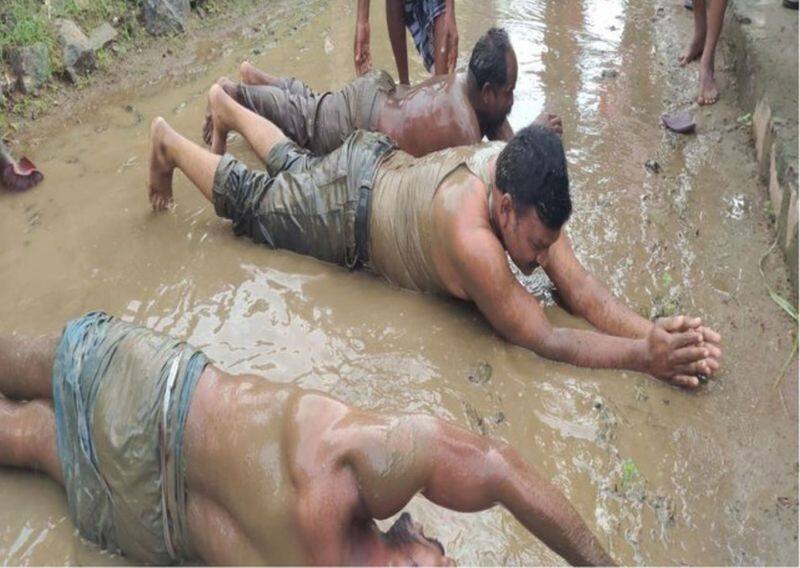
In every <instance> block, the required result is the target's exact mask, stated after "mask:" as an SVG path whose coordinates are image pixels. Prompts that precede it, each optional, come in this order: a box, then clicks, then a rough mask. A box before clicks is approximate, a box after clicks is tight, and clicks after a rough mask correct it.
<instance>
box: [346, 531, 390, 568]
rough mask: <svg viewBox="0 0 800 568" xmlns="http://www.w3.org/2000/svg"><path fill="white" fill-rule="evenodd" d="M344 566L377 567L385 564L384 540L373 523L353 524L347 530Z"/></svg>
mask: <svg viewBox="0 0 800 568" xmlns="http://www.w3.org/2000/svg"><path fill="white" fill-rule="evenodd" d="M347 538H348V541H349V542H348V543H347V545H348V550H347V554H346V558H344V559H343V560H344V561H345V564H348V565H350V566H377V565H380V564H385V563H386V562H385V558H386V548H387V546H386V539H385V538H384V536H383V533H382V532H381V531H380V529H379V528H378V526H377V525H376V524H375V522H374V521H368V522H364V523H362V522H357V523H354V524H353V525H352V526H351V527H350V529H349V530H348V536H347Z"/></svg>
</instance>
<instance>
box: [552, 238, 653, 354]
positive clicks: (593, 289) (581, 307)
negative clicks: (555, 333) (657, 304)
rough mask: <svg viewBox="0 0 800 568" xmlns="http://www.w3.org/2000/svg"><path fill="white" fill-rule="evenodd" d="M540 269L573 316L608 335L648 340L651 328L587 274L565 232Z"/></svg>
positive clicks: (650, 325) (649, 324)
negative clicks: (645, 338)
mask: <svg viewBox="0 0 800 568" xmlns="http://www.w3.org/2000/svg"><path fill="white" fill-rule="evenodd" d="M543 268H544V270H545V272H547V276H549V277H550V280H552V282H553V284H555V286H556V288H557V289H558V293H559V295H560V296H561V298H562V299H563V300H564V303H565V304H566V305H567V307H568V308H569V310H570V311H571V312H572V313H573V314H575V315H577V316H580V317H582V318H584V319H585V320H586V321H588V322H589V323H591V324H592V325H593V326H595V327H596V328H597V329H599V330H600V331H604V332H605V333H609V334H611V335H617V336H619V337H630V338H634V339H637V338H643V337H647V334H648V333H649V332H650V328H651V327H652V326H653V324H652V323H651V322H650V321H648V320H646V319H645V318H643V317H642V316H640V315H639V314H637V313H636V312H634V311H633V310H631V309H630V308H629V307H628V306H626V305H625V304H623V303H622V302H620V301H619V300H618V299H617V298H616V297H615V296H614V295H613V294H612V293H611V292H610V291H609V289H608V288H606V287H605V286H603V285H602V284H600V282H598V281H597V279H595V278H594V277H593V276H592V275H591V274H589V273H588V272H587V271H586V269H585V268H584V267H583V265H582V264H581V263H580V261H578V259H577V258H576V257H575V253H574V251H573V250H572V244H571V243H570V241H569V238H568V237H567V235H566V233H565V232H563V231H562V233H561V236H560V237H559V239H558V240H557V241H556V242H555V243H553V245H552V246H551V247H550V250H549V251H548V259H547V264H546V265H545V266H543Z"/></svg>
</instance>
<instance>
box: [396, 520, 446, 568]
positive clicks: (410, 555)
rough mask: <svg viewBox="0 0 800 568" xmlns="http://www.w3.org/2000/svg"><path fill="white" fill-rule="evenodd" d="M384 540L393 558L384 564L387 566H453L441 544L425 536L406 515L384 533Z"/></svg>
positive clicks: (416, 524) (420, 526)
mask: <svg viewBox="0 0 800 568" xmlns="http://www.w3.org/2000/svg"><path fill="white" fill-rule="evenodd" d="M385 539H386V543H387V544H388V545H389V549H390V550H391V553H392V556H393V558H389V559H387V561H386V562H385V563H386V564H388V565H407V566H454V565H455V563H454V562H453V561H452V560H451V559H450V558H448V557H447V556H445V554H444V547H443V546H442V544H441V543H440V542H439V541H438V540H436V539H433V538H429V537H427V536H425V533H423V532H422V525H420V524H419V523H416V522H414V521H413V519H412V518H411V515H409V514H408V513H403V514H402V515H400V517H399V518H398V519H397V520H396V521H395V522H394V524H393V525H392V526H391V528H390V529H389V530H388V531H387V532H386V535H385Z"/></svg>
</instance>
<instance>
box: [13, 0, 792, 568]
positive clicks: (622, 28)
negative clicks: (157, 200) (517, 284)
mask: <svg viewBox="0 0 800 568" xmlns="http://www.w3.org/2000/svg"><path fill="white" fill-rule="evenodd" d="M278 4H279V5H280V6H279V7H277V8H276V7H275V6H276V5H278ZM353 4H354V3H353V2H349V1H347V0H335V1H332V2H329V3H323V2H316V1H313V0H309V1H306V2H304V3H302V4H298V3H269V4H268V7H269V9H263V10H261V11H259V12H258V13H257V17H256V19H255V20H254V21H256V22H258V24H259V27H260V30H259V31H254V30H253V29H252V28H251V27H249V26H243V27H244V28H246V29H245V31H242V32H241V33H238V34H237V35H236V36H235V37H233V38H226V39H216V38H213V37H212V38H208V37H206V38H205V39H203V40H199V39H189V40H187V41H186V42H185V43H183V44H182V47H181V49H182V50H183V51H184V53H183V56H184V57H186V60H187V62H188V63H187V64H186V66H185V69H184V72H183V73H178V74H175V73H171V74H170V75H169V76H168V77H164V78H162V79H161V80H160V81H156V82H154V83H153V84H151V85H149V86H148V87H147V88H144V89H136V90H134V89H130V88H128V87H126V85H125V84H124V82H123V83H122V84H120V85H119V86H118V87H115V88H112V89H110V91H111V92H112V95H111V96H105V97H104V98H103V100H102V102H101V101H100V100H99V97H96V99H94V100H92V102H91V103H89V104H87V105H86V106H87V107H88V108H89V110H87V111H85V112H81V113H76V115H75V116H73V117H69V120H67V123H68V125H67V126H65V127H53V128H52V129H49V130H47V131H38V132H35V133H33V134H32V136H31V137H30V138H29V139H28V140H27V143H28V144H27V146H26V152H27V153H28V154H29V155H30V156H31V158H33V159H34V161H35V162H36V163H37V164H38V165H39V167H40V168H41V169H42V170H43V171H44V172H45V174H46V176H47V178H46V180H45V183H44V184H43V185H42V186H40V187H38V188H36V189H34V190H32V191H30V192H28V193H25V194H18V195H12V194H8V193H5V194H0V242H2V243H3V247H2V251H0V282H2V286H3V294H2V300H0V320H1V321H2V322H3V324H2V325H3V329H4V330H17V331H19V332H38V331H44V330H57V329H60V327H61V326H62V325H63V324H64V322H65V321H66V320H68V319H70V318H73V317H75V316H78V315H80V314H82V313H84V312H86V311H88V310H91V309H97V308H99V309H104V310H106V311H109V312H111V313H114V314H117V315H120V316H122V317H123V318H124V319H126V320H128V321H134V322H137V323H140V324H144V325H148V326H151V327H154V328H156V329H158V330H160V331H163V332H167V333H171V334H174V335H177V336H179V337H182V338H185V339H187V340H188V341H191V342H192V343H194V344H195V345H197V346H199V347H202V348H204V349H205V350H206V351H207V353H208V354H209V356H210V357H211V358H212V359H214V360H216V361H217V362H218V363H219V364H220V365H221V366H222V367H223V368H225V369H227V370H229V371H232V372H255V373H260V374H263V375H265V376H267V377H269V378H270V379H271V380H273V381H279V382H287V383H289V382H291V383H294V384H297V385H299V386H302V387H307V388H316V389H320V390H323V391H325V392H328V393H331V394H332V395H335V396H337V397H340V398H342V399H344V400H345V401H347V402H349V403H352V404H355V405H359V406H362V407H365V408H368V409H370V410H374V411H378V412H381V411H384V410H392V411H395V410H410V411H424V412H429V413H432V414H435V415H437V416H440V417H442V418H446V419H448V420H452V421H454V422H457V423H459V424H462V425H465V426H467V427H470V428H472V429H474V430H476V431H479V432H485V433H487V434H489V435H492V436H496V437H499V438H502V439H505V440H507V441H508V442H510V443H511V444H513V445H514V446H515V447H516V448H517V449H518V450H520V452H521V453H522V454H523V456H524V457H525V458H526V459H527V460H528V461H529V462H530V463H532V464H535V465H536V466H538V467H539V468H540V469H541V470H542V471H543V472H544V474H545V475H547V476H549V477H550V478H552V479H553V480H554V482H555V483H556V484H557V485H558V486H559V487H560V488H561V489H562V490H563V491H564V492H565V493H566V494H567V496H568V497H569V498H570V499H571V500H572V502H573V503H574V505H575V507H576V508H577V509H578V511H579V512H580V513H581V515H582V516H583V518H584V519H586V520H587V522H588V523H589V524H590V526H591V527H592V528H593V530H594V532H595V533H596V534H597V535H598V536H599V537H600V538H601V540H602V541H603V542H604V543H606V545H607V546H608V548H609V550H610V552H611V553H612V555H613V556H614V557H615V558H617V559H618V561H620V562H622V563H625V564H630V563H637V564H639V563H647V564H683V563H688V564H795V563H796V561H797V550H798V549H797V468H798V465H797V411H796V408H797V388H796V385H797V383H796V379H797V367H796V363H793V364H792V365H791V366H790V368H789V371H788V372H787V374H786V376H785V377H783V379H782V381H781V382H780V383H779V386H778V388H777V389H775V388H773V382H774V380H775V378H776V377H777V376H778V373H779V371H780V369H781V367H782V365H783V363H784V361H785V359H786V357H787V355H788V354H789V352H790V349H791V345H792V341H793V339H794V334H795V333H796V328H795V326H794V324H793V322H792V320H791V319H789V318H788V317H787V316H786V315H785V314H784V313H783V312H782V311H781V310H780V309H779V308H778V307H777V306H776V305H775V304H774V303H773V302H772V301H771V300H770V299H769V297H768V295H767V293H766V292H765V289H764V286H763V284H762V281H761V278H760V276H759V272H758V267H757V265H758V260H759V258H760V257H761V254H762V253H763V252H764V251H766V250H767V248H768V247H769V244H770V239H771V237H770V235H771V233H770V225H769V222H768V220H767V217H766V214H765V213H764V211H765V203H764V195H765V192H764V191H763V189H762V188H761V187H760V186H759V184H758V181H757V179H756V170H755V164H754V159H753V157H752V151H751V148H750V146H749V137H748V132H747V130H746V129H745V128H742V127H740V126H739V125H737V123H736V118H737V116H739V115H740V114H742V112H741V111H740V110H739V109H738V108H737V107H736V104H735V97H734V88H735V85H733V75H732V74H731V73H730V72H729V67H727V68H726V65H727V66H729V65H730V62H729V60H728V58H726V57H725V55H726V54H725V53H724V52H723V53H722V54H721V56H720V57H719V58H718V59H719V66H720V68H721V71H720V73H719V75H720V86H721V89H722V100H721V101H720V103H718V104H717V105H715V106H714V107H712V108H710V109H703V110H697V109H696V114H697V121H698V133H697V135H694V136H688V137H680V136H679V135H675V134H669V133H666V132H664V131H663V130H662V129H661V128H660V126H659V121H658V117H659V116H660V114H661V113H662V112H665V111H668V110H677V109H681V108H686V107H688V106H689V105H690V103H691V100H692V96H693V94H694V91H695V81H696V75H695V73H696V67H692V68H689V69H687V70H681V69H679V68H678V67H677V65H676V64H675V63H676V60H677V57H678V55H679V54H680V51H681V49H682V48H683V45H684V43H685V42H687V41H688V39H689V36H690V33H691V15H690V14H689V13H685V11H684V10H683V8H682V3H681V2H678V1H677V0H676V1H670V2H667V1H666V0H664V2H662V3H660V4H661V5H659V3H658V2H656V3H652V2H650V1H648V0H627V1H626V0H563V1H559V2H555V1H550V2H547V1H545V0H525V1H514V2H511V1H503V0H496V1H495V2H478V1H476V0H462V1H460V2H458V3H457V11H458V12H457V18H458V23H459V32H460V60H459V63H460V65H461V66H462V67H463V66H465V65H466V62H467V61H468V58H469V52H470V50H471V47H472V45H473V44H474V42H475V40H476V39H477V38H478V37H479V35H480V34H481V33H482V32H484V31H485V29H486V28H487V27H488V26H489V25H490V24H492V23H495V22H496V23H497V24H499V25H502V26H505V27H506V28H507V29H508V31H509V33H510V35H511V38H512V41H513V44H514V47H515V49H516V51H517V56H518V59H519V63H520V76H519V82H518V87H517V92H516V104H515V106H514V110H513V112H512V115H511V122H512V125H513V126H514V127H516V128H519V127H521V126H522V125H524V124H526V123H527V122H528V121H530V120H531V119H532V118H533V117H535V116H536V115H537V114H538V113H539V112H540V110H542V109H544V108H547V109H549V110H551V111H554V112H557V113H558V114H560V115H561V116H562V117H563V119H564V125H565V132H564V141H565V146H566V148H567V151H568V158H569V162H570V174H571V179H572V184H573V195H574V201H575V209H576V210H575V214H574V216H573V218H572V219H571V221H570V223H569V233H570V235H571V237H572V239H573V241H574V244H575V247H576V249H577V251H578V254H579V256H580V257H581V259H582V260H583V261H584V262H585V263H586V264H587V265H588V266H589V267H590V269H591V270H592V271H593V272H594V273H596V274H597V275H598V277H599V278H601V279H602V280H603V281H605V282H607V283H608V284H609V286H610V287H611V288H612V290H613V291H614V292H615V293H616V294H618V295H619V296H621V297H622V298H624V299H625V300H626V301H627V302H629V303H630V304H631V305H632V306H633V307H634V308H635V309H637V310H639V311H640V312H641V313H643V314H646V315H648V316H652V315H655V314H657V313H665V312H672V311H675V310H677V311H682V312H686V313H690V314H698V315H701V316H702V317H704V318H705V319H706V320H707V321H708V322H709V323H710V324H711V325H713V326H715V327H716V328H717V329H718V330H719V331H720V332H721V333H722V334H723V336H724V339H725V344H724V347H725V365H726V368H725V371H724V372H723V373H722V374H721V375H720V376H719V378H717V379H716V380H713V381H712V382H711V383H710V384H709V385H708V386H707V388H704V389H703V390H702V391H700V392H698V393H685V392H682V391H679V390H676V389H673V388H670V387H668V386H665V385H663V384H660V383H658V382H656V381H654V380H652V379H649V378H647V377H645V376H642V375H638V374H635V373H625V372H612V371H602V372H601V371H592V370H588V369H578V368H574V367H571V366H567V365H560V364H555V363H552V362H549V361H546V360H544V359H542V358H540V357H538V356H536V355H535V354H534V353H532V352H529V351H526V350H524V349H521V348H517V347H514V346H512V345H510V344H508V343H506V342H505V341H503V340H502V339H500V338H499V337H498V336H497V335H495V334H494V333H493V332H492V330H491V328H490V327H489V325H488V324H487V323H486V322H485V321H484V320H483V319H482V317H481V316H480V314H479V313H478V312H477V311H476V310H475V309H474V308H473V307H471V306H470V305H467V304H464V303H460V302H456V301H446V300H441V299H437V298H433V297H428V296H424V295H420V294H415V293H410V292H406V291H400V290H397V289H393V288H391V287H390V286H388V285H386V284H384V283H383V282H381V281H380V280H378V279H377V278H374V277H372V276H370V275H369V274H364V273H349V272H347V271H345V270H343V269H339V268H337V267H333V266H328V265H325V264H322V263H320V262H317V261H314V260H311V259H306V258H302V257H299V256H296V255H293V254H291V253H286V252H275V251H270V250H268V249H266V248H263V247H259V246H256V245H254V244H253V243H252V242H250V241H248V240H246V239H239V238H236V237H234V235H233V234H232V231H231V230H230V227H229V225H228V223H227V222H225V221H222V220H219V219H217V218H216V217H215V215H214V211H213V208H212V207H211V206H210V205H209V204H208V203H206V202H204V201H203V199H202V198H201V196H200V194H199V193H198V192H197V191H195V190H194V189H192V188H191V187H190V185H189V182H188V181H187V180H186V179H185V178H184V177H182V176H181V175H176V184H175V197H176V201H177V207H176V208H175V210H174V211H171V212H169V213H167V214H161V215H155V214H153V213H151V212H150V208H149V204H148V202H147V198H146V192H145V180H146V163H147V156H148V123H149V121H150V120H151V119H152V118H153V117H154V116H156V115H159V114H161V115H164V116H165V117H166V118H167V120H168V121H169V122H170V123H172V124H173V125H174V126H175V127H176V128H177V129H178V130H179V131H181V132H183V133H187V134H188V135H190V137H192V138H193V139H194V140H196V141H200V125H201V120H202V116H203V112H204V108H205V101H204V95H205V91H206V90H207V88H208V86H209V85H210V84H211V83H212V81H213V80H215V79H216V78H217V77H218V76H220V75H222V74H228V75H230V76H235V73H236V64H237V62H238V61H240V60H241V59H243V58H246V57H247V58H250V59H251V61H253V62H254V63H255V64H256V65H257V66H259V67H262V68H264V69H265V70H268V71H270V72H271V73H275V74H297V75H299V76H300V77H301V78H303V79H305V80H306V81H307V82H309V83H310V84H311V85H312V86H313V87H315V88H318V89H321V90H324V89H328V88H334V87H337V86H339V85H341V84H342V83H343V82H345V81H346V80H348V79H350V78H351V77H352V75H353V65H352V37H353V35H352V34H353V27H354V20H355V14H354V7H353ZM373 4H374V6H373V12H374V13H373V15H372V22H373V33H372V37H373V46H372V51H373V59H374V61H375V64H376V65H377V66H381V67H383V68H385V69H387V70H390V71H391V72H392V73H393V74H394V73H395V68H394V62H393V59H392V57H391V51H390V48H389V44H388V40H387V39H386V36H385V28H384V24H383V22H384V21H385V20H384V15H383V11H382V5H381V3H373ZM295 27H296V28H297V29H296V30H292V28H295ZM287 29H288V31H290V32H293V33H289V34H287V33H283V32H286V31H287ZM273 31H276V32H277V33H272V32H273ZM412 49H413V48H412ZM410 59H411V62H412V80H419V79H422V78H424V76H425V74H424V72H423V70H422V68H421V66H420V64H419V61H418V57H417V55H416V53H412V55H411V56H410ZM153 62H154V63H153V64H154V65H158V64H159V62H160V60H159V58H157V57H154V58H153ZM606 69H607V70H613V71H615V72H616V73H617V74H616V76H608V75H613V73H606V76H605V77H603V70H606ZM64 118H65V119H66V118H67V117H64ZM33 136H35V138H33ZM230 151H231V152H233V153H235V154H239V155H244V156H245V157H247V159H248V161H249V162H250V163H252V164H257V161H256V160H255V157H254V156H253V155H252V153H250V152H249V151H248V150H247V149H246V146H245V145H244V144H243V143H242V141H241V140H234V141H233V142H232V143H231V145H230ZM648 159H655V160H657V161H658V162H659V163H660V166H661V171H660V173H658V174H654V173H651V172H649V171H648V170H647V169H645V167H644V165H643V164H644V163H645V161H647V160H648ZM766 264H767V269H768V270H767V274H768V277H769V279H770V281H771V283H772V284H773V285H774V286H777V287H778V288H779V289H780V290H782V292H783V293H786V287H785V286H786V285H785V281H786V269H785V267H784V265H783V263H782V261H780V259H778V258H774V257H770V258H769V259H768V260H767V263H766ZM548 316H549V317H550V318H552V320H554V321H555V322H557V323H558V324H567V325H580V324H579V323H578V322H577V321H576V320H574V319H573V318H571V317H570V316H568V315H566V314H565V313H564V312H563V311H561V310H560V309H558V308H556V307H553V306H550V307H549V308H548ZM470 376H471V377H472V378H473V380H470ZM0 504H1V505H0V561H2V562H3V563H10V564H97V563H102V564H108V563H119V562H125V559H122V558H117V557H113V556H109V555H107V554H104V553H101V552H99V551H97V549H96V548H94V547H93V546H91V545H88V544H86V543H84V542H83V541H82V540H81V539H80V538H79V537H78V536H77V535H76V534H75V531H74V529H73V527H72V524H71V522H70V521H69V519H68V518H67V517H66V504H65V500H64V496H63V492H62V491H61V489H60V488H58V487H57V486H56V485H55V484H54V483H52V482H51V481H49V480H47V479H45V478H44V477H42V476H38V475H34V474H30V473H27V472H19V471H13V470H10V469H2V470H0ZM410 509H411V511H412V513H413V514H415V516H418V517H419V518H420V520H421V521H422V522H423V524H425V525H426V526H427V527H428V528H427V531H428V532H429V533H430V534H432V535H434V536H436V537H437V538H439V539H441V540H442V542H443V543H444V545H445V547H446V548H447V550H448V552H449V554H450V555H451V556H453V557H454V558H455V559H456V560H457V561H458V562H459V563H461V564H542V563H559V562H560V559H558V558H557V557H555V556H554V555H553V554H552V553H550V552H549V551H548V550H547V549H546V548H545V547H544V546H543V545H542V544H541V543H539V542H538V541H537V540H536V539H535V538H533V537H531V536H530V535H528V534H527V533H526V532H525V531H524V530H523V529H522V528H521V527H520V526H519V525H518V524H517V523H516V522H515V521H514V519H513V518H512V517H511V516H510V515H509V514H507V513H506V512H504V511H503V510H501V509H499V508H496V509H494V510H491V511H487V512H484V513H481V514H474V515H466V514H457V513H452V512H449V511H445V510H442V509H439V508H437V507H436V506H434V505H432V504H430V503H427V502H425V501H424V500H423V499H415V500H414V501H412V503H411V505H410Z"/></svg>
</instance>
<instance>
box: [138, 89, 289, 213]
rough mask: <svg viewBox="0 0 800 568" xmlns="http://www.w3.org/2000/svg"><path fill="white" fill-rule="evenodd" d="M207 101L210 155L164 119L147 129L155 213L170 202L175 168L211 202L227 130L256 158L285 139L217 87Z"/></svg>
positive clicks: (277, 131) (273, 126)
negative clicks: (247, 145) (241, 139)
mask: <svg viewBox="0 0 800 568" xmlns="http://www.w3.org/2000/svg"><path fill="white" fill-rule="evenodd" d="M208 99H209V106H210V108H211V113H212V122H213V133H212V143H211V149H212V151H213V153H212V152H209V151H208V150H206V149H205V148H202V147H200V146H198V145H197V144H195V143H193V142H190V141H189V140H187V139H186V138H184V137H183V136H181V135H180V134H178V133H177V132H175V131H174V130H173V129H172V127H170V126H169V124H167V122H166V121H165V120H164V119H163V118H161V117H158V118H156V119H155V120H153V123H152V125H151V128H150V136H151V154H150V202H151V203H152V204H153V208H154V209H155V210H157V211H158V210H162V209H165V208H166V207H167V205H169V204H170V203H171V202H172V172H173V171H174V170H175V168H178V169H179V170H181V171H182V172H183V173H184V174H185V175H186V176H187V177H188V178H189V179H190V180H191V182H192V183H193V184H194V185H195V186H196V187H197V188H198V189H199V190H200V192H201V193H202V194H203V195H204V196H205V197H206V199H208V200H209V201H211V202H212V203H213V202H214V196H213V188H214V176H215V174H216V171H217V166H218V165H219V162H220V159H221V158H220V156H219V155H218V154H223V153H224V152H225V144H226V138H227V134H228V132H229V131H230V130H233V129H235V130H237V131H238V132H240V133H241V134H242V135H243V136H244V137H245V138H246V139H247V141H248V142H249V143H250V146H251V147H252V148H253V150H255V152H256V153H257V154H258V155H259V156H267V155H268V154H269V152H270V150H272V148H273V146H275V144H277V143H278V142H281V141H282V140H284V139H285V138H286V137H285V136H284V135H283V132H281V131H280V129H279V128H278V127H276V126H275V125H274V124H272V123H271V122H269V121H268V120H267V119H265V118H263V117H261V116H258V115H257V114H255V113H254V112H252V111H249V110H247V109H245V108H244V107H242V106H241V105H239V104H237V103H236V102H235V101H234V100H233V99H231V98H230V97H229V96H228V95H226V94H225V91H224V90H223V89H222V87H220V86H219V85H213V86H212V87H211V90H210V91H209V94H208ZM221 101H224V103H225V104H221Z"/></svg>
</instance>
